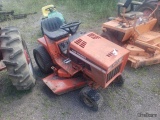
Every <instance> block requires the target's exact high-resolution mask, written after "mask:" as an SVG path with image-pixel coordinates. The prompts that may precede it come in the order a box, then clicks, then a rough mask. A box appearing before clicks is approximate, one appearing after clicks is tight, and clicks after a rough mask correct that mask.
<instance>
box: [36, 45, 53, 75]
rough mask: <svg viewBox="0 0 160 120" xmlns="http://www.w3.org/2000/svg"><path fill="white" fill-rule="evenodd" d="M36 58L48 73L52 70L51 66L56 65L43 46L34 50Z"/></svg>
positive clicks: (41, 67) (40, 67) (44, 71)
mask: <svg viewBox="0 0 160 120" xmlns="http://www.w3.org/2000/svg"><path fill="white" fill-rule="evenodd" d="M33 55H34V59H35V61H36V63H37V65H38V67H39V69H40V70H41V71H42V72H43V73H46V74H49V73H51V72H52V69H51V67H52V66H53V65H54V64H53V62H52V59H51V57H50V55H49V54H48V52H47V50H46V49H45V48H44V47H43V46H39V47H38V48H36V49H34V50H33Z"/></svg>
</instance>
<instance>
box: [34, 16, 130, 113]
mask: <svg viewBox="0 0 160 120" xmlns="http://www.w3.org/2000/svg"><path fill="white" fill-rule="evenodd" d="M80 24H81V23H80V22H71V23H67V24H64V23H63V21H62V20H61V19H60V18H59V17H51V18H48V17H46V18H45V19H42V21H41V30H42V33H43V37H41V38H39V39H38V42H39V43H40V44H41V45H40V46H39V47H37V48H35V49H34V50H33V55H34V58H35V61H36V63H37V65H38V67H39V68H40V70H41V71H42V72H43V73H51V74H50V75H48V76H47V77H45V78H43V82H44V83H45V84H46V85H47V86H48V87H49V88H50V89H51V90H52V91H53V92H54V93H55V94H57V95H61V94H63V93H66V92H69V91H72V90H75V89H78V88H81V87H84V88H83V89H82V90H81V91H80V94H79V95H80V100H81V101H82V102H83V103H84V104H85V105H87V106H88V107H89V108H91V109H92V110H96V111H97V110H98V108H99V107H100V106H101V105H102V101H103V98H102V96H101V95H100V93H98V91H97V89H98V88H107V87H108V86H109V85H110V84H111V83H115V85H119V86H121V85H122V84H123V82H124V79H123V77H122V72H123V70H124V67H125V65H126V62H127V60H128V55H129V51H128V50H126V49H125V48H122V47H120V46H118V45H116V44H115V43H113V42H110V41H108V40H106V39H105V38H103V37H101V36H100V35H97V34H96V33H94V32H89V33H83V32H77V29H78V28H79V25H80Z"/></svg>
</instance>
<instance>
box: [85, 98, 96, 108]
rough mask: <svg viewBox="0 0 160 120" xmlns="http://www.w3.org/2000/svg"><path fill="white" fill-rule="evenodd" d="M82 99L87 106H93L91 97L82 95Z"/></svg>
mask: <svg viewBox="0 0 160 120" xmlns="http://www.w3.org/2000/svg"><path fill="white" fill-rule="evenodd" d="M83 101H84V103H85V104H86V105H87V106H88V107H94V103H93V101H92V100H91V99H89V98H88V97H86V96H85V97H83Z"/></svg>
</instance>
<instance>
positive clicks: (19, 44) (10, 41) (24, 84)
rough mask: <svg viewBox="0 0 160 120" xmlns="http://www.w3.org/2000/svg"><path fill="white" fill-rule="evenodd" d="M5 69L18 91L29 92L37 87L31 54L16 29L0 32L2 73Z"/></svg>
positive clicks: (0, 65) (5, 29)
mask: <svg viewBox="0 0 160 120" xmlns="http://www.w3.org/2000/svg"><path fill="white" fill-rule="evenodd" d="M5 68H7V71H8V75H9V79H11V81H12V84H13V85H14V86H15V87H16V89H17V90H28V89H31V88H32V87H33V86H34V85H35V79H34V76H33V66H32V63H31V59H30V56H29V52H28V49H27V46H26V43H25V41H24V40H23V39H22V37H21V35H20V33H19V31H18V29H17V28H16V27H6V28H4V29H1V30H0V71H2V70H4V69H5Z"/></svg>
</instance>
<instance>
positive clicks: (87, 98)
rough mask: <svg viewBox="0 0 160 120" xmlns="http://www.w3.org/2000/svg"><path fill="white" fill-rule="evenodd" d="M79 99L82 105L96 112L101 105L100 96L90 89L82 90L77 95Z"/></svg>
mask: <svg viewBox="0 0 160 120" xmlns="http://www.w3.org/2000/svg"><path fill="white" fill-rule="evenodd" d="M79 97H80V100H81V101H82V103H84V104H85V105H86V106H87V107H89V108H90V109H92V110H94V111H98V109H99V108H100V107H101V106H102V104H103V97H102V95H101V94H100V93H98V92H97V91H96V90H94V89H92V88H91V87H85V88H83V89H82V90H81V91H80V93H79Z"/></svg>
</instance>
